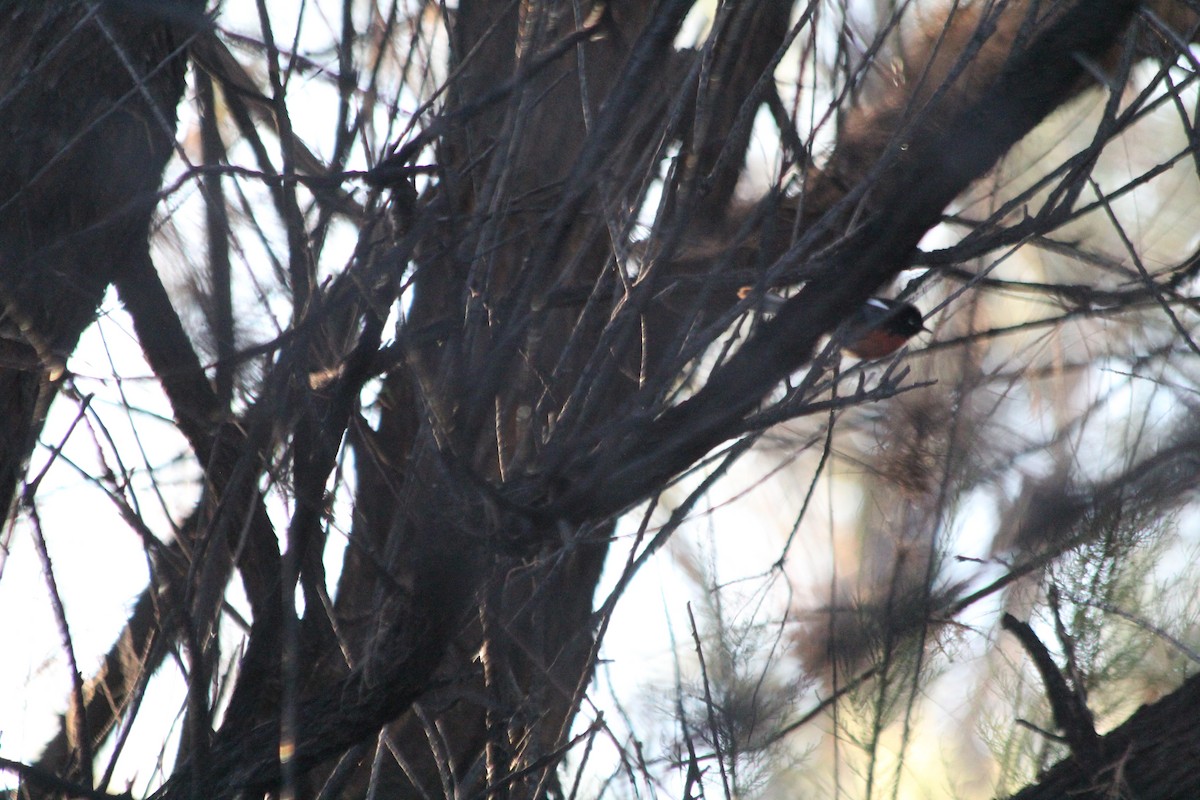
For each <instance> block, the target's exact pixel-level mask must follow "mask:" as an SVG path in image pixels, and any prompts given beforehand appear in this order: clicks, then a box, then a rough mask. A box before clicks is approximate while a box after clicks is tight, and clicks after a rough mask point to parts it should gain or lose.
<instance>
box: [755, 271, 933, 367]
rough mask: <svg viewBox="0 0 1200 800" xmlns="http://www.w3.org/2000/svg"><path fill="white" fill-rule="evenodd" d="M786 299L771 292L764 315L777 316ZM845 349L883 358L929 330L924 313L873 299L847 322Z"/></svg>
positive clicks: (895, 302)
mask: <svg viewBox="0 0 1200 800" xmlns="http://www.w3.org/2000/svg"><path fill="white" fill-rule="evenodd" d="M752 290H753V287H750V286H743V287H742V288H741V289H739V290H738V297H741V298H742V299H745V298H746V297H748V296H749V295H750V293H751V291H752ZM783 303H784V298H782V297H780V296H779V295H777V294H772V293H771V292H767V293H766V294H764V295H763V298H762V308H763V310H764V311H767V312H769V313H773V312H775V311H778V310H779V309H780V307H782V306H783ZM843 330H844V336H845V339H844V341H843V344H842V349H843V350H845V351H846V352H848V353H850V354H852V355H855V356H858V357H859V358H883V357H884V356H887V355H891V354H892V353H894V352H896V351H897V350H899V349H900V348H901V347H903V346H904V343H905V342H907V341H908V340H909V339H911V338H912V337H914V336H916V335H917V334H918V333H921V332H922V331H927V330H929V329H928V328H926V327H925V323H924V320H923V319H922V318H921V311H920V309H918V308H917V307H916V306H914V305H913V304H912V303H905V302H903V301H901V300H889V299H887V298H884V297H872V298H870V299H869V300H867V302H865V303H863V304H862V305H861V306H859V309H858V311H856V312H854V315H853V316H851V317H850V319H848V320H846V322H845V327H844V329H843Z"/></svg>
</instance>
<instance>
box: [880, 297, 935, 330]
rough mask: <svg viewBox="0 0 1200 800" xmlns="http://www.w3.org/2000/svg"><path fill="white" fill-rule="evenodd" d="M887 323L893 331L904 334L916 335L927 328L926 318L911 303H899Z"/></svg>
mask: <svg viewBox="0 0 1200 800" xmlns="http://www.w3.org/2000/svg"><path fill="white" fill-rule="evenodd" d="M897 306H898V307H897V308H896V310H895V311H893V313H892V316H891V317H890V318H889V319H888V321H887V323H886V325H887V327H888V328H889V329H891V330H892V331H894V332H896V333H899V334H902V335H904V336H916V335H917V334H918V333H920V332H921V331H923V330H926V328H925V320H924V319H922V318H921V312H920V311H918V310H917V307H916V306H914V305H911V304H909V303H898V304H897Z"/></svg>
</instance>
